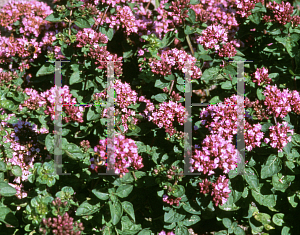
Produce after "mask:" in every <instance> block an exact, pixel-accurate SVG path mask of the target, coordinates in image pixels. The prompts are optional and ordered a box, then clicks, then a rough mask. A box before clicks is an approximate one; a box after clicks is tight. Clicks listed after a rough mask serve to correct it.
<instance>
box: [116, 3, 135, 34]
mask: <svg viewBox="0 0 300 235" xmlns="http://www.w3.org/2000/svg"><path fill="white" fill-rule="evenodd" d="M117 12H118V14H117V18H118V19H120V23H121V25H122V28H125V29H126V33H127V35H130V34H132V33H137V32H138V27H137V25H136V23H135V17H134V15H133V13H132V11H131V9H130V7H129V6H124V7H121V6H117Z"/></svg>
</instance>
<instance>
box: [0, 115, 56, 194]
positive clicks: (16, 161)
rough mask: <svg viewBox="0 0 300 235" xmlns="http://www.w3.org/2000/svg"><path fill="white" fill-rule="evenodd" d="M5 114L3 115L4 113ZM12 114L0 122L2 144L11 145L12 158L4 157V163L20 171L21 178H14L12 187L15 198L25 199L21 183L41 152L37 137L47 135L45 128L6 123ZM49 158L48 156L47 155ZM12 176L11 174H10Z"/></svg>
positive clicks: (20, 121)
mask: <svg viewBox="0 0 300 235" xmlns="http://www.w3.org/2000/svg"><path fill="white" fill-rule="evenodd" d="M4 114H5V113H4ZM13 116H14V114H8V115H7V118H5V119H4V120H3V121H1V124H0V130H1V129H3V128H4V127H5V129H4V131H5V133H6V135H5V136H4V137H5V140H4V143H11V145H10V149H11V150H12V151H13V156H12V158H9V157H6V158H5V161H6V163H8V164H11V165H12V166H20V167H21V169H22V176H20V177H15V178H14V180H13V183H10V185H11V186H12V187H14V188H15V189H16V190H17V194H16V196H17V197H18V198H20V199H21V198H25V197H27V192H26V191H25V190H24V186H23V183H22V182H24V181H27V180H28V175H29V174H30V171H29V169H30V168H32V167H33V164H34V161H35V159H37V158H38V156H39V154H41V153H42V152H43V154H45V152H44V151H43V149H42V150H41V149H40V148H41V145H40V144H39V143H38V142H37V136H38V135H39V134H42V133H48V130H47V129H45V128H41V129H39V130H38V129H37V126H36V125H35V124H31V123H30V122H27V121H22V120H19V121H18V122H17V123H16V124H10V123H8V122H7V121H8V120H9V119H10V118H11V117H13ZM8 127H11V128H12V129H13V130H12V131H11V132H10V133H9V132H8V130H7V128H8ZM47 156H48V157H49V156H50V155H49V154H48V155H47ZM10 175H11V176H12V174H11V173H10Z"/></svg>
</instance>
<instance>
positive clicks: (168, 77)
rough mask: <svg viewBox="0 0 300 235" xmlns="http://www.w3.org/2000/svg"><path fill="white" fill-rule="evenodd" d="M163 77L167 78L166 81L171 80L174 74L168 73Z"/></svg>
mask: <svg viewBox="0 0 300 235" xmlns="http://www.w3.org/2000/svg"><path fill="white" fill-rule="evenodd" d="M164 78H165V80H167V81H172V80H174V79H175V76H174V74H170V75H168V76H165V77H164Z"/></svg>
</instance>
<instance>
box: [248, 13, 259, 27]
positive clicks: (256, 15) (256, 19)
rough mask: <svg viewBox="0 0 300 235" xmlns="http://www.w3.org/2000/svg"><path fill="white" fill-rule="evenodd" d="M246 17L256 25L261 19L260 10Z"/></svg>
mask: <svg viewBox="0 0 300 235" xmlns="http://www.w3.org/2000/svg"><path fill="white" fill-rule="evenodd" d="M248 19H249V20H251V21H252V22H253V23H254V24H257V25H258V24H259V23H260V21H261V13H260V12H256V13H253V14H251V15H250V16H249V17H248Z"/></svg>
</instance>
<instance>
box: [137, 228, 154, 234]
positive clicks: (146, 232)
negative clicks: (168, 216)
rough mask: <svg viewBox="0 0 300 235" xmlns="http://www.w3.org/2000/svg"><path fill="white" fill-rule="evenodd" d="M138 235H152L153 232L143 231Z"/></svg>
mask: <svg viewBox="0 0 300 235" xmlns="http://www.w3.org/2000/svg"><path fill="white" fill-rule="evenodd" d="M138 235H151V230H149V229H143V230H142V231H140V232H139V233H138Z"/></svg>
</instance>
